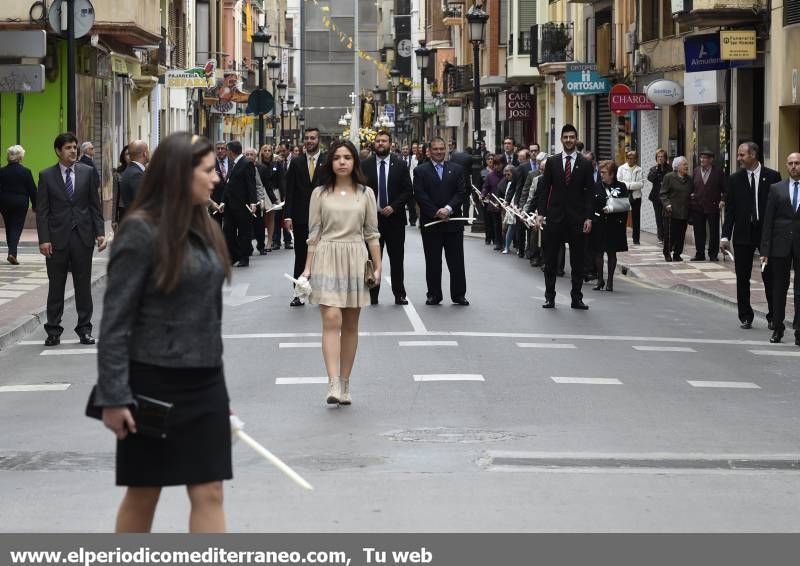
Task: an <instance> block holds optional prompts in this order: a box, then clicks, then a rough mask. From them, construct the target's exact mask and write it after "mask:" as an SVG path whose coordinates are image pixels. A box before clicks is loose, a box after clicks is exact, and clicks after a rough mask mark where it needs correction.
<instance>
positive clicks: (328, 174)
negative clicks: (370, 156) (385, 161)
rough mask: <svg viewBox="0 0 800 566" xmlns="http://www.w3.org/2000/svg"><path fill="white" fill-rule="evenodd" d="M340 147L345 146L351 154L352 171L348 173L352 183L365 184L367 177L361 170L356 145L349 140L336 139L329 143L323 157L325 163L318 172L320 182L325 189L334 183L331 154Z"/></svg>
mask: <svg viewBox="0 0 800 566" xmlns="http://www.w3.org/2000/svg"><path fill="white" fill-rule="evenodd" d="M340 147H344V148H347V151H349V152H350V155H352V156H353V172H352V173H351V174H350V178H351V179H353V183H355V184H356V186H358V185H361V186H366V184H367V178H366V177H365V176H364V173H363V172H362V171H361V157H359V155H358V150H357V149H356V146H354V145H353V142H351V141H350V140H336V141H335V142H333V143H332V144H331V147H330V148H329V149H328V154H327V156H326V157H325V163H324V164H323V165H322V170H321V172H320V180H321V183H320V184H321V185H324V187H325V189H326V190H329V191H332V190H333V186H334V185H335V184H336V174H335V173H334V172H333V156H334V154H335V153H336V150H337V149H339V148H340Z"/></svg>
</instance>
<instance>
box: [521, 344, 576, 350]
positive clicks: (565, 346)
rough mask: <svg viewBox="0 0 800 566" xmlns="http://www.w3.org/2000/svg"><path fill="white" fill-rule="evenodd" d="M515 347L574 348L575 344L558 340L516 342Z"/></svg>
mask: <svg viewBox="0 0 800 566" xmlns="http://www.w3.org/2000/svg"><path fill="white" fill-rule="evenodd" d="M517 348H552V349H554V350H574V349H575V348H577V346H575V344H560V343H558V342H517Z"/></svg>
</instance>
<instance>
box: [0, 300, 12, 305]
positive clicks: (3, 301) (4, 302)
mask: <svg viewBox="0 0 800 566" xmlns="http://www.w3.org/2000/svg"><path fill="white" fill-rule="evenodd" d="M10 300H11V299H0V305H4V304H6V303H7V302H9V301H10Z"/></svg>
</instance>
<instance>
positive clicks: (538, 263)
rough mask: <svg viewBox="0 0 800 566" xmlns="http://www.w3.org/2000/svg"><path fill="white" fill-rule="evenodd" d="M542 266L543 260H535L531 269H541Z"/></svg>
mask: <svg viewBox="0 0 800 566" xmlns="http://www.w3.org/2000/svg"><path fill="white" fill-rule="evenodd" d="M541 266H542V260H540V259H535V260H533V261H532V262H531V267H541Z"/></svg>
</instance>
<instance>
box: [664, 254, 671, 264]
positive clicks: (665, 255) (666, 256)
mask: <svg viewBox="0 0 800 566" xmlns="http://www.w3.org/2000/svg"><path fill="white" fill-rule="evenodd" d="M664 261H670V262H671V261H672V256H671V255H669V254H664Z"/></svg>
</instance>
